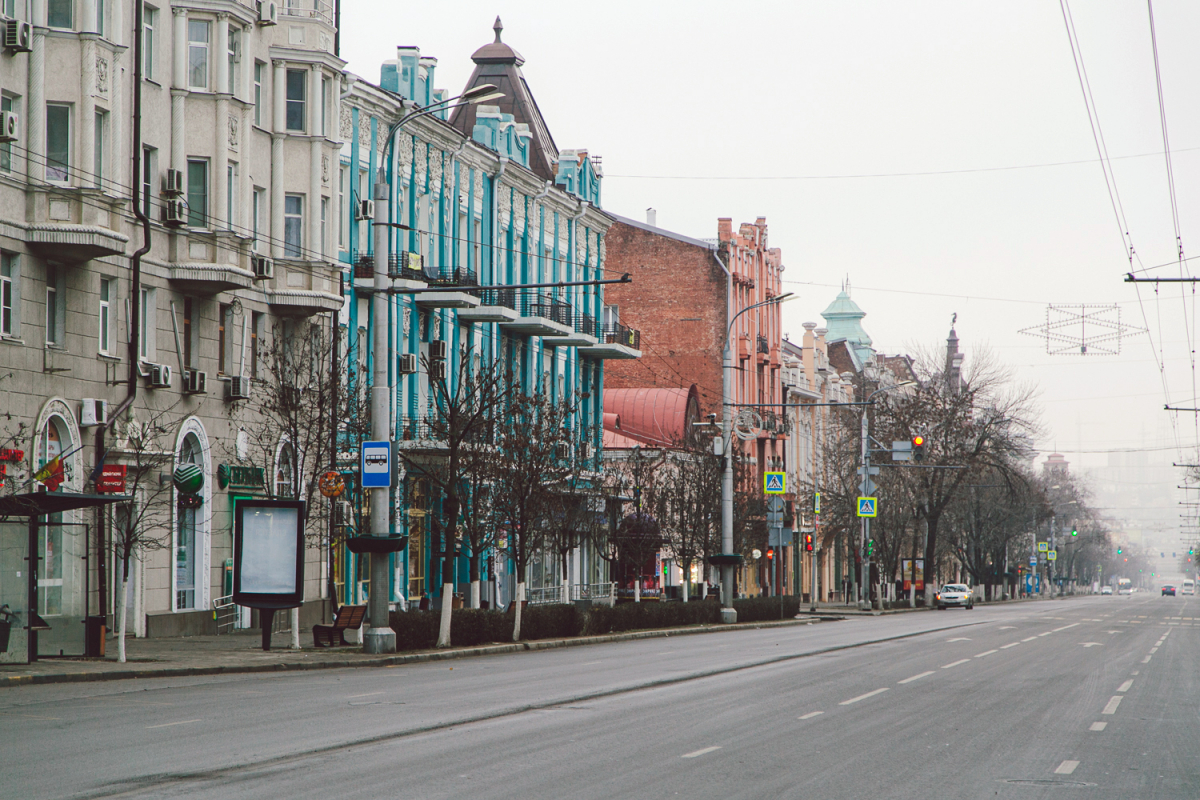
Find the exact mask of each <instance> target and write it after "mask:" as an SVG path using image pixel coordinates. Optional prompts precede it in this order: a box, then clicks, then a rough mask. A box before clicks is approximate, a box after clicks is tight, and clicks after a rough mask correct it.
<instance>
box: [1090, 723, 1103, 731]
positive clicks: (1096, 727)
mask: <svg viewBox="0 0 1200 800" xmlns="http://www.w3.org/2000/svg"><path fill="white" fill-rule="evenodd" d="M1107 727H1108V723H1107V722H1093V723H1092V727H1090V728H1088V730H1089V731H1102V730H1104V729H1105V728H1107Z"/></svg>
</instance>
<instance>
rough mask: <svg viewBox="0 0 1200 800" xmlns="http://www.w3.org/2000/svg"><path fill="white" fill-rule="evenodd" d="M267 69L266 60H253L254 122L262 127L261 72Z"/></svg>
mask: <svg viewBox="0 0 1200 800" xmlns="http://www.w3.org/2000/svg"><path fill="white" fill-rule="evenodd" d="M266 70H267V62H265V61H255V62H254V124H255V125H257V126H258V127H260V128H261V127H262V110H263V73H265V72H266Z"/></svg>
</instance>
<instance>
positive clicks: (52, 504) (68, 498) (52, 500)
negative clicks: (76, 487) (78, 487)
mask: <svg viewBox="0 0 1200 800" xmlns="http://www.w3.org/2000/svg"><path fill="white" fill-rule="evenodd" d="M131 499H132V498H131V497H130V496H129V495H127V494H80V493H78V492H26V493H25V494H10V495H6V496H0V517H40V516H42V515H43V514H59V513H62V512H63V511H73V510H75V509H77V508H94V507H96V506H104V505H109V504H110V503H123V502H128V501H129V500H131Z"/></svg>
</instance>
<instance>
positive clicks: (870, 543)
mask: <svg viewBox="0 0 1200 800" xmlns="http://www.w3.org/2000/svg"><path fill="white" fill-rule="evenodd" d="M867 555H868V556H873V555H875V540H874V539H867Z"/></svg>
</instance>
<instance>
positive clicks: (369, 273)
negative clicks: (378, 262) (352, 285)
mask: <svg viewBox="0 0 1200 800" xmlns="http://www.w3.org/2000/svg"><path fill="white" fill-rule="evenodd" d="M374 277H375V256H372V255H367V254H366V253H360V254H359V255H357V256H355V257H354V279H355V280H364V279H365V280H370V279H371V278H374Z"/></svg>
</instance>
